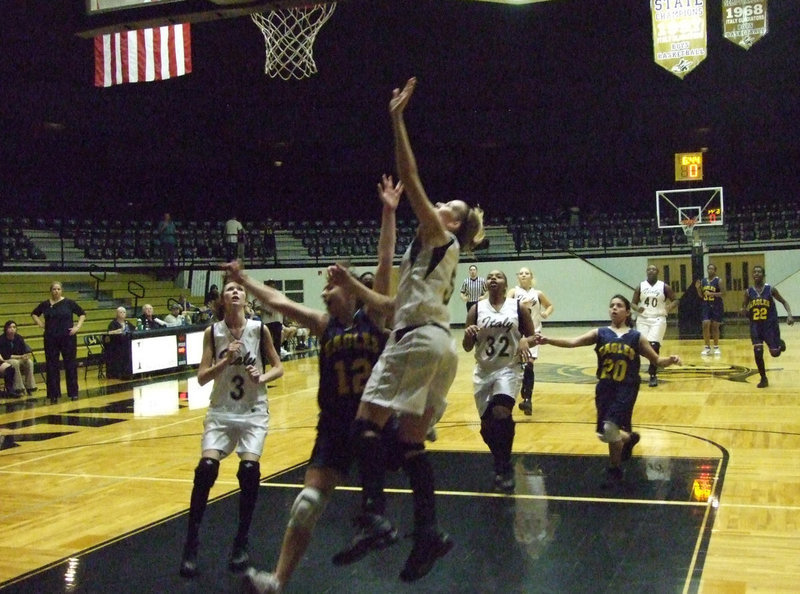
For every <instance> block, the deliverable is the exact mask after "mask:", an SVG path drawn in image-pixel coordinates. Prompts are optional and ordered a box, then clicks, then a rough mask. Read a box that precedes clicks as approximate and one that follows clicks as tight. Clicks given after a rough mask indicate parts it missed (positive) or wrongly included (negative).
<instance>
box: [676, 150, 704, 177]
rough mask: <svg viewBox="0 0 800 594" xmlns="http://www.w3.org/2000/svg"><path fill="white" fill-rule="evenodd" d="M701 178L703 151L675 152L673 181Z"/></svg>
mask: <svg viewBox="0 0 800 594" xmlns="http://www.w3.org/2000/svg"><path fill="white" fill-rule="evenodd" d="M702 179H703V153H675V181H676V182H679V181H700V180H702Z"/></svg>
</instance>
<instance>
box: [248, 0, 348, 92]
mask: <svg viewBox="0 0 800 594" xmlns="http://www.w3.org/2000/svg"><path fill="white" fill-rule="evenodd" d="M335 9H336V2H330V3H328V4H316V5H309V6H305V7H300V8H282V9H279V10H272V11H270V12H264V13H258V12H257V13H254V14H252V15H250V16H251V18H252V19H253V22H254V23H255V24H256V25H258V28H259V29H261V33H262V34H263V35H264V42H265V44H266V63H265V64H264V72H265V73H266V74H268V75H269V76H270V77H272V78H276V77H279V78H282V79H283V80H290V79H293V78H294V79H296V80H301V79H304V78H308V77H309V76H311V75H313V74H316V73H317V65H316V64H315V63H314V40H315V39H316V38H317V33H319V30H320V29H321V28H322V25H324V24H325V23H326V22H327V21H328V19H329V18H331V15H332V14H333V11H334V10H335Z"/></svg>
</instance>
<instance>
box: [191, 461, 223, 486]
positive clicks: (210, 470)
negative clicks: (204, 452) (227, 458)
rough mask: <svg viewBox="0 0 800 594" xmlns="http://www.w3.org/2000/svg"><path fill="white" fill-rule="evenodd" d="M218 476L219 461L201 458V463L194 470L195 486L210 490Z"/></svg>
mask: <svg viewBox="0 0 800 594" xmlns="http://www.w3.org/2000/svg"><path fill="white" fill-rule="evenodd" d="M218 474H219V460H214V458H200V463H199V464H198V465H197V468H195V469H194V484H195V485H197V486H198V487H203V488H206V489H210V488H211V487H213V486H214V482H215V481H216V480H217V475H218Z"/></svg>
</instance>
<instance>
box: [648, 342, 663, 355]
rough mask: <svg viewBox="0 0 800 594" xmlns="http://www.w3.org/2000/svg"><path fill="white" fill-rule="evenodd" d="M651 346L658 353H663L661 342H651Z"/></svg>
mask: <svg viewBox="0 0 800 594" xmlns="http://www.w3.org/2000/svg"><path fill="white" fill-rule="evenodd" d="M650 346H651V347H653V350H654V351H655V352H656V353H659V352H661V343H660V342H651V343H650Z"/></svg>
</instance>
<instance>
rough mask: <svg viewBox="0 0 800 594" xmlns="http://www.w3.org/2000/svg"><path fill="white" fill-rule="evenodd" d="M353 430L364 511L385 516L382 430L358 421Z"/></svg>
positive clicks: (384, 452) (384, 462) (384, 454)
mask: <svg viewBox="0 0 800 594" xmlns="http://www.w3.org/2000/svg"><path fill="white" fill-rule="evenodd" d="M351 429H352V430H351V440H352V447H353V451H354V455H355V458H356V460H358V470H359V474H360V477H361V488H362V493H361V508H362V511H365V512H369V513H376V514H383V513H384V511H385V508H386V495H385V494H384V492H383V481H384V474H385V472H386V449H385V448H384V442H383V437H382V435H381V428H380V427H378V425H376V424H375V423H373V422H372V421H368V420H366V419H356V420H355V421H353V425H352V428H351Z"/></svg>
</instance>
